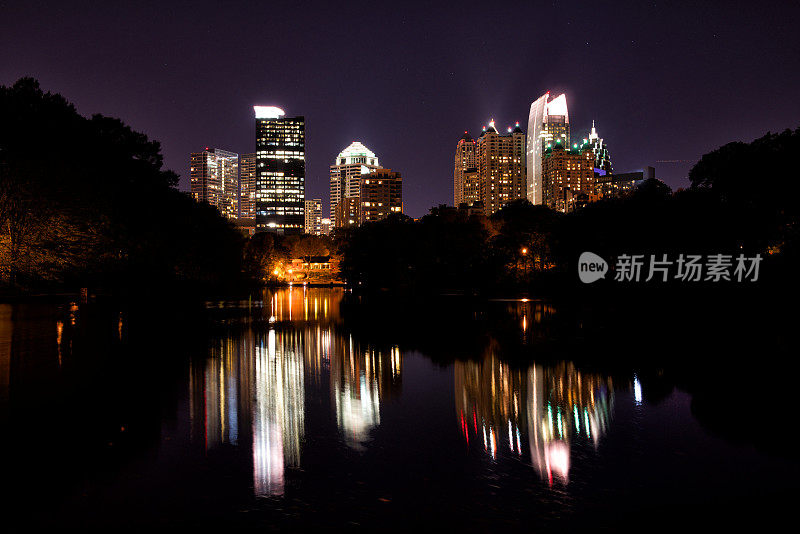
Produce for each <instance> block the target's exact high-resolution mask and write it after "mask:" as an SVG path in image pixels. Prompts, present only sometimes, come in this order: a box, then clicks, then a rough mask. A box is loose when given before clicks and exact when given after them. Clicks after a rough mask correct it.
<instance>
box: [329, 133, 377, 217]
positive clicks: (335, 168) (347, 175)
mask: <svg viewBox="0 0 800 534" xmlns="http://www.w3.org/2000/svg"><path fill="white" fill-rule="evenodd" d="M378 168H380V163H378V157H377V156H376V155H375V153H374V152H373V151H371V150H370V149H368V148H367V147H365V146H364V145H363V144H361V143H360V142H358V141H354V142H352V143H350V146H348V147H347V148H345V149H344V150H342V151H341V152H340V153H339V155H338V156H336V161H335V162H334V164H333V165H331V206H330V214H331V219H332V220H334V221H336V205H337V204H338V203H339V201H340V200H341V199H343V198H345V197H360V196H361V189H360V188H361V176H362V175H364V174H369V173H371V172H372V171H374V170H376V169H378ZM337 226H338V224H337Z"/></svg>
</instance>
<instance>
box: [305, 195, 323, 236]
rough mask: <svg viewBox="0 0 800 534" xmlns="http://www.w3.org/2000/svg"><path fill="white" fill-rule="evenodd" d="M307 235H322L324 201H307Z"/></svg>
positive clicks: (317, 199) (316, 199) (318, 199)
mask: <svg viewBox="0 0 800 534" xmlns="http://www.w3.org/2000/svg"><path fill="white" fill-rule="evenodd" d="M305 217H306V224H305V233H307V234H311V235H320V234H322V199H320V198H315V199H313V200H306V214H305Z"/></svg>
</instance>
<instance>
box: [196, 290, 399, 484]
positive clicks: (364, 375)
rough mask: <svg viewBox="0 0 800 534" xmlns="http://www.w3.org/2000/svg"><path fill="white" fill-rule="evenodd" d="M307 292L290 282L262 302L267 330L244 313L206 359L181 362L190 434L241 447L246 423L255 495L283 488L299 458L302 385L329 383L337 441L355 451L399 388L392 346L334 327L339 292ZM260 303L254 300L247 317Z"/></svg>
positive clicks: (210, 446)
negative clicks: (365, 341) (237, 328)
mask: <svg viewBox="0 0 800 534" xmlns="http://www.w3.org/2000/svg"><path fill="white" fill-rule="evenodd" d="M312 293H313V296H311V297H309V291H308V290H307V289H295V288H290V289H286V290H282V291H276V292H273V293H265V295H264V302H266V303H268V305H267V306H263V313H262V316H261V317H260V318H261V319H263V318H264V317H268V321H267V323H266V324H267V325H268V326H267V327H266V333H264V328H263V327H262V326H261V325H263V324H264V323H263V322H260V323H259V322H256V324H255V325H254V324H252V323H251V322H250V321H249V320H250V319H252V317H248V321H247V322H248V326H247V327H246V329H245V331H244V333H241V334H239V335H238V337H236V338H232V337H224V338H222V339H219V340H217V341H216V342H215V343H214V344H213V346H212V347H211V349H210V354H209V356H208V358H205V359H201V360H200V361H192V363H191V366H190V380H189V388H190V390H191V394H190V398H191V399H192V403H191V407H190V411H191V423H192V428H193V431H192V434H193V436H194V439H195V440H199V439H202V440H203V444H204V447H205V448H206V449H213V448H214V447H217V446H219V445H220V444H224V443H228V444H232V445H241V444H240V443H238V437H239V436H240V435H241V434H243V433H244V432H245V431H246V428H247V425H248V421H252V424H251V425H250V427H251V432H252V455H253V491H254V493H255V494H256V495H281V494H283V492H284V473H285V470H286V469H287V468H291V467H300V465H301V449H302V447H301V445H302V442H303V439H304V435H305V432H306V428H305V420H304V415H305V399H306V386H307V385H308V386H309V387H315V388H318V389H321V388H325V387H327V388H328V389H329V391H330V396H331V398H332V401H333V402H332V406H333V411H334V413H333V416H334V417H335V420H336V423H337V426H338V428H339V431H340V433H341V436H342V440H343V441H344V442H345V443H346V444H347V445H348V446H349V447H351V448H353V449H355V450H364V445H365V443H367V442H368V441H369V439H370V432H371V430H372V429H374V428H375V427H377V426H378V425H380V422H381V417H380V403H381V402H382V401H383V400H386V399H387V398H390V397H391V396H393V395H395V394H397V393H399V390H400V375H401V367H402V356H401V354H400V350H399V348H398V347H389V348H388V349H385V350H381V349H378V348H375V347H371V346H369V345H362V344H360V343H358V342H357V341H355V340H354V339H353V337H352V335H350V336H344V335H341V334H339V333H337V331H336V330H335V329H334V327H333V325H334V324H336V323H337V322H338V321H339V320H340V317H339V313H338V311H339V304H340V301H341V299H342V292H341V291H340V290H314V291H312ZM208 305H209V306H211V307H221V308H230V307H231V306H232V305H231V304H230V303H227V304H226V303H209V304H208ZM247 305H248V306H251V305H252V303H248V304H247ZM260 307H261V306H259V305H258V304H257V305H256V306H255V307H254V308H255V311H254V313H255V314H256V319H258V318H259V317H258V314H259V313H260V312H259V311H258V308H260ZM287 323H291V325H292V326H288V325H287ZM296 325H302V328H299V329H298V328H295V327H294V326H296ZM324 380H327V382H328V383H327V384H325V383H323V382H324Z"/></svg>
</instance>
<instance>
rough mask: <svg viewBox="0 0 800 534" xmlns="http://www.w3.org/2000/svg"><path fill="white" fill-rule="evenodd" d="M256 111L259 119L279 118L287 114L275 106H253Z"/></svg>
mask: <svg viewBox="0 0 800 534" xmlns="http://www.w3.org/2000/svg"><path fill="white" fill-rule="evenodd" d="M253 110H254V111H255V112H256V118H257V119H277V118H280V117H283V116H284V115H286V113H285V112H284V111H283V110H282V109H281V108H277V107H275V106H253Z"/></svg>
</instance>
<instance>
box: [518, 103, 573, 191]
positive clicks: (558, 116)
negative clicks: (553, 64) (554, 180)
mask: <svg viewBox="0 0 800 534" xmlns="http://www.w3.org/2000/svg"><path fill="white" fill-rule="evenodd" d="M549 99H550V93H545V94H544V95H542V96H540V97H539V98H538V99H536V100H534V101H533V103H532V104H531V109H530V114H529V115H528V139H527V153H526V166H527V197H528V200H529V201H530V202H531V203H532V204H542V203H543V198H544V196H543V193H544V191H543V184H542V161H543V158H544V147H545V145H546V144H547V143H551V144H552V143H555V142H556V141H560V142H561V144H562V145H563V146H565V147H566V146H569V141H570V134H569V111H568V110H567V97H566V96H565V95H563V94H562V95H559V96H558V97H556V98H554V99H553V100H549Z"/></svg>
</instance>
